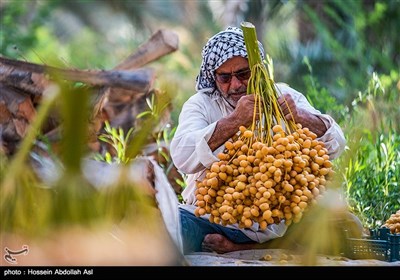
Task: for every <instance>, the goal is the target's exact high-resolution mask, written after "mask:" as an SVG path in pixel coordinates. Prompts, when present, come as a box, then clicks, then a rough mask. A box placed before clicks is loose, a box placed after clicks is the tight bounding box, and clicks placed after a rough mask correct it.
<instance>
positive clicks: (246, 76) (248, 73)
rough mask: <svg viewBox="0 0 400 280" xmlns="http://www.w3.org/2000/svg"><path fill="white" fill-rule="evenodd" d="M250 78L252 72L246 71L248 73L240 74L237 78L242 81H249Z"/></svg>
mask: <svg viewBox="0 0 400 280" xmlns="http://www.w3.org/2000/svg"><path fill="white" fill-rule="evenodd" d="M250 76H251V71H250V70H246V71H243V72H240V73H237V74H236V77H237V78H238V79H239V80H241V81H243V80H248V79H249V78H250Z"/></svg>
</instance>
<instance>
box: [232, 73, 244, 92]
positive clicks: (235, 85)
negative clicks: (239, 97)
mask: <svg viewBox="0 0 400 280" xmlns="http://www.w3.org/2000/svg"><path fill="white" fill-rule="evenodd" d="M241 86H242V81H240V80H239V79H238V78H237V77H236V76H235V75H232V79H231V86H230V88H231V89H232V88H239V87H241Z"/></svg>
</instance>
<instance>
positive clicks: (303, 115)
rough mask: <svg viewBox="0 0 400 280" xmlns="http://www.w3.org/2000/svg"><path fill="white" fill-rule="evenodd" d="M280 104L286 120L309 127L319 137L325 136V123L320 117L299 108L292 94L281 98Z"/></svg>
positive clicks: (279, 99)
mask: <svg viewBox="0 0 400 280" xmlns="http://www.w3.org/2000/svg"><path fill="white" fill-rule="evenodd" d="M278 103H279V106H280V107H281V109H282V112H283V116H284V118H285V119H286V120H288V121H294V122H295V123H300V124H301V125H302V126H303V127H308V129H310V130H311V131H312V132H314V133H315V134H317V136H318V137H321V136H322V135H324V134H325V132H326V126H325V124H324V122H323V121H322V120H321V119H320V118H319V117H318V116H316V115H314V114H312V113H310V112H309V111H307V110H304V109H302V108H300V107H297V106H296V102H295V101H294V100H293V98H292V96H291V95H290V94H287V93H285V94H283V95H281V96H279V98H278Z"/></svg>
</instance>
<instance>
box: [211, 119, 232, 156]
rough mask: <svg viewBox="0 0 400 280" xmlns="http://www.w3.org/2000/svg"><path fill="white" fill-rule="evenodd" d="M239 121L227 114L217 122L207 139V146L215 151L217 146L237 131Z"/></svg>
mask: <svg viewBox="0 0 400 280" xmlns="http://www.w3.org/2000/svg"><path fill="white" fill-rule="evenodd" d="M239 127H240V123H239V122H238V119H237V118H234V117H232V116H228V117H226V118H223V119H221V120H219V121H218V122H217V125H216V127H215V130H214V133H213V134H212V135H211V138H210V140H208V146H210V149H211V151H215V150H216V149H217V148H218V147H220V146H221V145H223V144H224V143H225V142H226V141H227V140H229V138H231V137H232V136H233V135H235V133H236V132H238V131H239Z"/></svg>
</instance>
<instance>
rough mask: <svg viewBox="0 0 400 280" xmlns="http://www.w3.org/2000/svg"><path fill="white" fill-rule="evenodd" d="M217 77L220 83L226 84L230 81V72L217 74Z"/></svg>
mask: <svg viewBox="0 0 400 280" xmlns="http://www.w3.org/2000/svg"><path fill="white" fill-rule="evenodd" d="M217 79H218V81H219V82H220V83H223V84H226V83H229V82H230V81H231V75H230V74H218V75H217Z"/></svg>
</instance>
